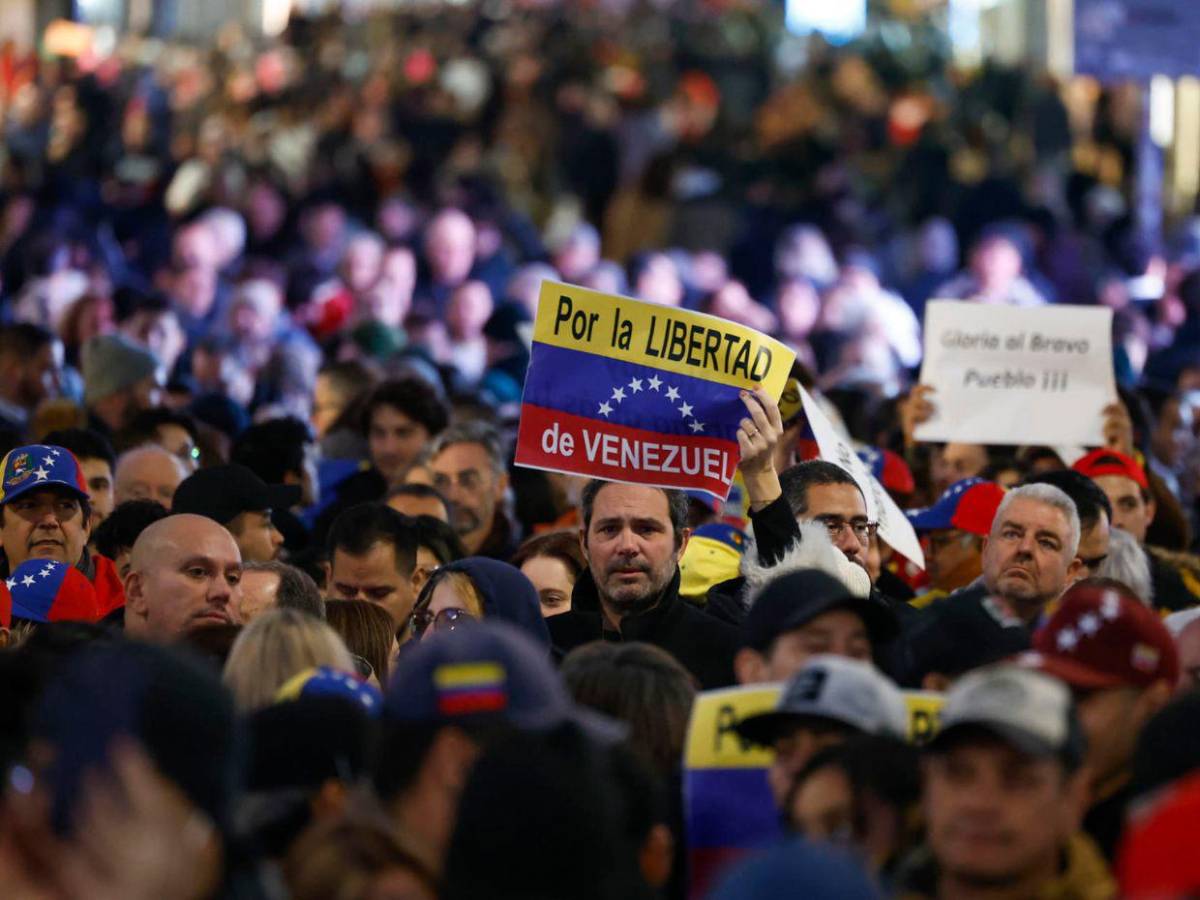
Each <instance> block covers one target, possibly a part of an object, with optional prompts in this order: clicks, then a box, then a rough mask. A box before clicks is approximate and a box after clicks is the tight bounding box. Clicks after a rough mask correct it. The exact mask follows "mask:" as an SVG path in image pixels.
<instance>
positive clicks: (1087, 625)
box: [1079, 613, 1100, 634]
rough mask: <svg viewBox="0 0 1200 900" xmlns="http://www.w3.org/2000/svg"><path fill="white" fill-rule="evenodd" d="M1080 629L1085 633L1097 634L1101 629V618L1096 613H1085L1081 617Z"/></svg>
mask: <svg viewBox="0 0 1200 900" xmlns="http://www.w3.org/2000/svg"><path fill="white" fill-rule="evenodd" d="M1079 630H1080V631H1082V632H1083V633H1084V634H1095V633H1096V632H1097V631H1099V630H1100V620H1099V619H1098V618H1096V614H1095V613H1085V614H1083V615H1082V616H1080V617H1079Z"/></svg>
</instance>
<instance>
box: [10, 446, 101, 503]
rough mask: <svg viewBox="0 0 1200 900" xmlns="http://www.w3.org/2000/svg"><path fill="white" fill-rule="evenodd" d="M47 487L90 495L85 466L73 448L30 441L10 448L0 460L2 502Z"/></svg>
mask: <svg viewBox="0 0 1200 900" xmlns="http://www.w3.org/2000/svg"><path fill="white" fill-rule="evenodd" d="M44 487H59V488H66V489H67V490H68V491H69V492H70V493H72V494H74V495H75V496H77V497H79V499H81V500H86V499H87V497H88V492H87V482H86V481H85V480H84V477H83V470H82V469H81V468H80V467H79V461H78V460H77V459H75V456H74V454H72V453H71V451H70V450H66V449H64V448H62V447H54V446H51V445H49V444H30V445H28V446H25V447H17V448H16V449H15V450H10V451H9V452H8V453H7V454H5V456H4V459H3V460H0V504H4V503H8V502H10V501H12V500H15V499H16V498H17V497H19V496H21V494H24V493H25V492H26V491H31V490H34V489H36V488H44Z"/></svg>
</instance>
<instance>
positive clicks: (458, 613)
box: [409, 607, 474, 637]
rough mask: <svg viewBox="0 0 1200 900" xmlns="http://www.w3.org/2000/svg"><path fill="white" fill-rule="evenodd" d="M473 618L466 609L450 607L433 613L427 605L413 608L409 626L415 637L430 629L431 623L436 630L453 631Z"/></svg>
mask: <svg viewBox="0 0 1200 900" xmlns="http://www.w3.org/2000/svg"><path fill="white" fill-rule="evenodd" d="M473 619H474V617H473V616H472V615H471V614H470V613H469V612H467V611H466V610H465V609H459V608H457V607H450V608H449V609H442V610H438V611H437V612H436V613H432V612H430V611H429V608H428V607H425V608H423V609H414V610H413V612H412V616H411V617H410V619H409V627H410V628H411V629H412V633H413V635H414V636H415V637H420V636H421V635H423V634H424V633H425V632H426V631H428V630H429V626H430V625H432V626H433V630H434V631H453V630H454V629H456V628H459V627H461V626H462V625H463V624H464V623H465V622H470V621H472V620H473Z"/></svg>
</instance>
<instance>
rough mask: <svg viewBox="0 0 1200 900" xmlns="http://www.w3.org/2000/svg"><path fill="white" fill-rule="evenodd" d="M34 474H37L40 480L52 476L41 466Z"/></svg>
mask: <svg viewBox="0 0 1200 900" xmlns="http://www.w3.org/2000/svg"><path fill="white" fill-rule="evenodd" d="M33 474H34V475H36V476H37V480H38V481H45V480H46V479H47V478H49V477H50V473H49V472H47V471H46V470H45V469H43V468H42V467H41V466H38V467H37V468H36V469H34V470H33Z"/></svg>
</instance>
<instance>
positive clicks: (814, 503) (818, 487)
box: [807, 484, 867, 518]
mask: <svg viewBox="0 0 1200 900" xmlns="http://www.w3.org/2000/svg"><path fill="white" fill-rule="evenodd" d="M807 499H808V512H807V515H808V516H809V517H810V518H812V517H815V516H823V515H827V514H830V513H837V514H839V515H852V516H865V515H866V514H867V501H866V500H865V499H864V498H863V495H862V491H860V490H859V489H858V486H857V485H853V484H814V485H812V486H811V487H809V489H808V498H807Z"/></svg>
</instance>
